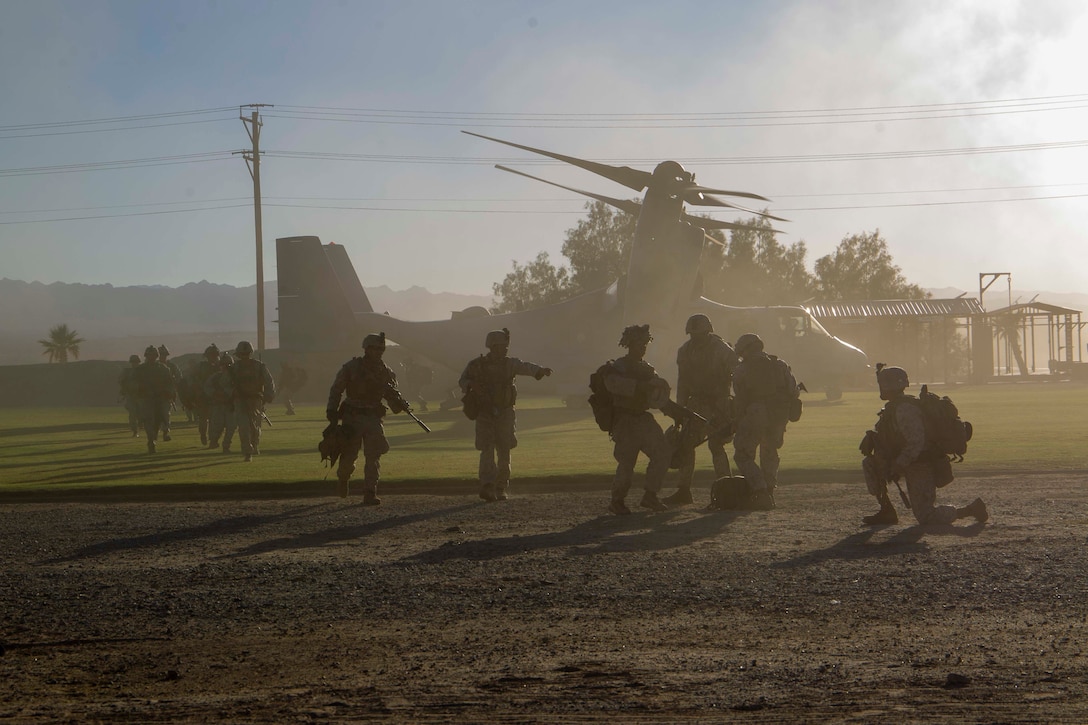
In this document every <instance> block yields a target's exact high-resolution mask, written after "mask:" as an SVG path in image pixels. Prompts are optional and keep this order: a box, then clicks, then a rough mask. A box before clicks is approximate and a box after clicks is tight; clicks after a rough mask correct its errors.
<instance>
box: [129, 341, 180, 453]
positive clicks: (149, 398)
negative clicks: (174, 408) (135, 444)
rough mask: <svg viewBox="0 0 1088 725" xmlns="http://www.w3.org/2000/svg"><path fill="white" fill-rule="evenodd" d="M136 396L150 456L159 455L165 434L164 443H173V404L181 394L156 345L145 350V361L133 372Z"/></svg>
mask: <svg viewBox="0 0 1088 725" xmlns="http://www.w3.org/2000/svg"><path fill="white" fill-rule="evenodd" d="M133 376H134V377H135V380H136V395H137V396H138V397H139V400H140V417H141V418H142V419H143V421H144V434H145V435H146V436H147V452H148V453H154V452H155V442H156V440H157V439H158V437H159V431H160V430H161V431H162V439H163V440H164V441H168V440H170V404H171V403H173V402H174V397H175V395H176V394H177V390H176V388H175V387H174V376H173V375H171V374H170V369H169V368H168V367H166V366H165V365H163V364H162V363H161V362H159V351H158V350H156V349H155V346H154V345H149V346H148V348H147V349H146V350H144V361H143V363H142V364H141V365H140V366H139V367H138V368H136V370H135V371H134V372H133Z"/></svg>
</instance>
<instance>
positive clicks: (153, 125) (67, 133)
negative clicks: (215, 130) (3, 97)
mask: <svg viewBox="0 0 1088 725" xmlns="http://www.w3.org/2000/svg"><path fill="white" fill-rule="evenodd" d="M233 120H234V119H232V118H205V119H201V120H198V121H177V122H174V123H151V124H144V125H140V126H119V127H117V128H88V129H84V130H82V131H46V132H45V133H22V134H9V135H6V136H5V135H0V141H3V140H4V139H9V138H38V137H39V136H74V135H77V134H83V133H109V132H111V131H132V130H135V129H140V128H166V127H167V126H191V125H193V124H196V123H222V122H223V121H233ZM0 133H2V132H0Z"/></svg>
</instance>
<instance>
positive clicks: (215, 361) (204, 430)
mask: <svg viewBox="0 0 1088 725" xmlns="http://www.w3.org/2000/svg"><path fill="white" fill-rule="evenodd" d="M219 371H220V367H219V348H218V347H216V346H215V345H209V346H208V347H207V348H206V349H205V350H204V358H203V359H202V360H200V362H198V363H197V364H196V365H195V366H194V367H193V368H192V369H191V371H190V373H189V374H188V375H187V376H186V377H185V382H186V387H187V388H188V397H189V400H188V401H187V403H188V406H189V407H190V408H191V409H192V411H193V416H194V417H195V418H196V426H197V430H198V431H199V433H200V444H201V445H204V446H207V445H208V440H209V435H208V432H209V428H210V426H211V418H212V406H213V405H214V403H213V402H212V400H211V398H210V397H209V396H208V393H207V387H206V386H207V383H208V380H210V379H211V378H212V376H214V375H217V374H218V373H219ZM232 428H233V426H232ZM212 437H213V438H214V439H215V440H218V439H219V436H212ZM209 447H210V448H215V447H216V445H214V444H213V445H210V446H209Z"/></svg>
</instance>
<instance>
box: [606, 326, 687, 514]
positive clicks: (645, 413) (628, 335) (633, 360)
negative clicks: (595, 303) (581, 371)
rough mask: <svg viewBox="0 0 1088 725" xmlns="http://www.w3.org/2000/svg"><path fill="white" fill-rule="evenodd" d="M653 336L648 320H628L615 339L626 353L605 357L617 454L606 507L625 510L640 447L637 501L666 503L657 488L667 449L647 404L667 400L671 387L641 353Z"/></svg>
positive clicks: (611, 434)
mask: <svg viewBox="0 0 1088 725" xmlns="http://www.w3.org/2000/svg"><path fill="white" fill-rule="evenodd" d="M652 339H653V338H652V337H651V336H650V326H649V325H641V326H640V325H631V326H628V327H627V328H625V329H624V331H623V336H622V337H621V338H620V345H621V346H623V347H626V348H628V353H627V354H626V355H625V356H623V357H621V358H619V359H618V360H614V361H610V362H609V363H607V364H606V365H605V367H604V371H603V377H604V386H605V389H606V390H607V391H608V393H609V395H610V397H611V399H612V409H613V414H612V428H611V430H610V431H609V437H611V438H612V440H613V442H614V443H615V446H614V447H613V449H612V456H613V457H614V458H615V459H616V475H615V477H614V478H613V479H612V501H611V503H610V504H609V511H611V512H612V513H614V514H628V513H630V510H629V509H628V508H627V505H626V503H624V498H626V496H627V492H628V491H630V490H631V482H632V479H633V478H634V475H635V464H636V463H637V462H638V454H639V453H644V454H646V457H647V458H649V463H648V464H647V466H646V483H645V484H644V487H645V492H644V494H643V497H642V501H641V502H640V505H641V506H644V507H646V508H649V509H653V510H655V511H662V510H664V509H665V508H666V506H665V505H664V504H663V503H661V502H660V501H659V500H658V499H657V493H658V491H660V490H661V484H662V483H663V481H664V480H665V473H666V472H667V471H668V470H669V458H670V454H671V451H670V450H669V446H668V444H667V443H666V442H665V432H664V431H662V430H661V425H660V424H659V423H658V422H657V419H656V418H654V415H653V413H651V412H650V409H651V408H661V407H662V406H664V405H667V404H668V403H669V402H670V401H669V392H670V389H669V383H668V382H667V381H666V380H665V379H664V378H662V377H661V376H659V375H658V374H657V371H656V370H654V368H653V366H652V365H650V364H649V363H648V362H646V361H645V360H643V359H642V358H643V356H644V355H645V354H646V346H647V345H648V344H649V343H650V341H651V340H652Z"/></svg>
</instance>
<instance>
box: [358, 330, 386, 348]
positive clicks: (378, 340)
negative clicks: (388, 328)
mask: <svg viewBox="0 0 1088 725" xmlns="http://www.w3.org/2000/svg"><path fill="white" fill-rule="evenodd" d="M368 347H376V348H378V349H380V350H384V349H385V333H384V332H379V333H378V334H377V335H375V334H374V333H371V334H369V335H367V336H366V337H364V338H363V349H364V350H365V349H367V348H368Z"/></svg>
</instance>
